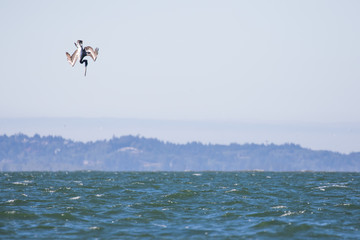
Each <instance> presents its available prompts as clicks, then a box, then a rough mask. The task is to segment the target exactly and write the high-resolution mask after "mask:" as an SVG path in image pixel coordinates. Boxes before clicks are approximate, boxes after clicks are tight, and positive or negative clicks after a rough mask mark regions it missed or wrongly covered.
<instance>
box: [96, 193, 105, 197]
mask: <svg viewBox="0 0 360 240" xmlns="http://www.w3.org/2000/svg"><path fill="white" fill-rule="evenodd" d="M95 196H96V197H102V196H104V194H96V195H95Z"/></svg>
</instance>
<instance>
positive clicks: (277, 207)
mask: <svg viewBox="0 0 360 240" xmlns="http://www.w3.org/2000/svg"><path fill="white" fill-rule="evenodd" d="M271 208H273V209H281V208H287V206H283V205H279V206H274V207H271Z"/></svg>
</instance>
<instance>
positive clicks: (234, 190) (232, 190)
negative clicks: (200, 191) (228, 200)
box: [225, 188, 238, 193]
mask: <svg viewBox="0 0 360 240" xmlns="http://www.w3.org/2000/svg"><path fill="white" fill-rule="evenodd" d="M237 191H238V190H237V189H235V188H234V189H231V190H229V191H226V192H225V193H229V192H237Z"/></svg>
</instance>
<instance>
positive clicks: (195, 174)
mask: <svg viewBox="0 0 360 240" xmlns="http://www.w3.org/2000/svg"><path fill="white" fill-rule="evenodd" d="M201 175H202V174H201V173H194V174H193V176H198V177H199V176H201Z"/></svg>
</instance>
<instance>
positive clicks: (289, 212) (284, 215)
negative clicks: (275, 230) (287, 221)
mask: <svg viewBox="0 0 360 240" xmlns="http://www.w3.org/2000/svg"><path fill="white" fill-rule="evenodd" d="M293 214H295V213H294V212H291V211H287V212H285V213H284V214H283V215H281V216H280V217H286V216H290V215H293Z"/></svg>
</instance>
